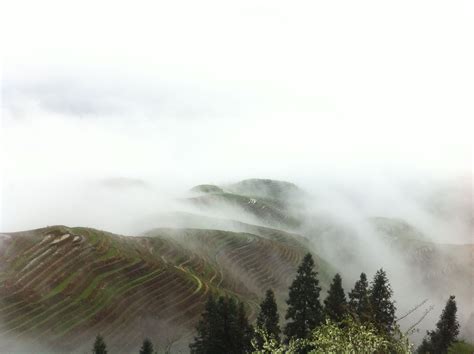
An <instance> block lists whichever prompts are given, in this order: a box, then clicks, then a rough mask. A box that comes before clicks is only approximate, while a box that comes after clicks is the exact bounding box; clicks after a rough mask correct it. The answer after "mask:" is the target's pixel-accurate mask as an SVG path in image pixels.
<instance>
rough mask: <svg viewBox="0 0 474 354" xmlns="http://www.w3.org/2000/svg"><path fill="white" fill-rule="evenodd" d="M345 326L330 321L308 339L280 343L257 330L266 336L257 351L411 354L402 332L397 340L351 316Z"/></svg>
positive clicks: (318, 328) (345, 320) (315, 330)
mask: <svg viewBox="0 0 474 354" xmlns="http://www.w3.org/2000/svg"><path fill="white" fill-rule="evenodd" d="M343 322H344V326H340V325H339V324H338V323H335V322H333V321H331V320H329V319H328V320H326V323H324V324H322V325H321V326H318V327H317V328H315V329H314V330H313V331H312V332H311V334H310V336H309V337H308V338H305V339H294V340H291V341H290V342H289V343H288V344H279V343H278V342H277V341H275V340H274V339H273V338H271V336H268V334H267V333H265V331H262V330H260V329H257V331H259V335H260V336H261V337H262V338H264V343H263V346H262V347H263V349H260V348H258V347H255V351H254V353H258V354H267V353H268V354H269V353H288V354H291V353H300V352H301V351H302V349H304V348H311V350H310V351H309V353H318V354H320V353H354V354H355V353H387V352H390V353H410V352H411V346H410V344H409V343H408V340H407V339H406V338H405V337H404V336H402V335H399V336H398V339H394V338H389V337H386V336H384V335H382V334H380V332H379V331H378V330H377V329H376V328H375V327H373V326H371V325H366V324H360V323H357V322H355V321H354V320H353V319H352V318H350V317H346V318H345V319H344V321H343Z"/></svg>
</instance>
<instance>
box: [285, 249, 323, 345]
mask: <svg viewBox="0 0 474 354" xmlns="http://www.w3.org/2000/svg"><path fill="white" fill-rule="evenodd" d="M313 268H314V260H313V257H312V256H311V254H310V253H308V254H306V256H305V257H304V258H303V261H302V262H301V264H300V266H299V268H298V271H297V275H296V278H295V280H294V281H293V283H292V284H291V286H290V291H289V297H288V300H287V304H288V310H287V313H286V316H285V318H286V319H287V320H289V321H288V323H287V325H286V327H285V334H286V336H287V338H288V340H290V339H294V338H307V337H308V336H309V335H310V333H311V331H312V330H313V329H314V328H315V327H316V326H318V325H319V324H321V322H322V320H323V313H322V312H323V311H322V306H321V303H320V302H319V293H320V291H321V288H320V287H319V286H318V285H319V281H318V278H317V274H318V273H317V272H315V271H314V270H313Z"/></svg>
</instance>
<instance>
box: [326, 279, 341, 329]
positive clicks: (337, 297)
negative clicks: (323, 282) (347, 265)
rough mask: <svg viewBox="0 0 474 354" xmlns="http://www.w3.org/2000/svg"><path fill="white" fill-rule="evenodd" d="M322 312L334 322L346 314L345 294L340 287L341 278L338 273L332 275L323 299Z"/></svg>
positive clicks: (338, 321) (337, 321) (339, 321)
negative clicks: (332, 277) (326, 293)
mask: <svg viewBox="0 0 474 354" xmlns="http://www.w3.org/2000/svg"><path fill="white" fill-rule="evenodd" d="M324 313H325V314H326V316H327V317H328V318H329V319H330V320H332V321H333V322H336V323H341V322H342V320H343V319H344V317H345V316H346V314H347V301H346V294H345V293H344V289H343V288H342V279H341V276H340V275H339V274H336V275H335V276H334V279H333V281H332V283H331V286H330V287H329V290H328V295H327V297H326V299H325V300H324Z"/></svg>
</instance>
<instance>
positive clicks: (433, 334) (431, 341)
mask: <svg viewBox="0 0 474 354" xmlns="http://www.w3.org/2000/svg"><path fill="white" fill-rule="evenodd" d="M457 310H458V309H457V305H456V300H455V297H454V296H453V295H451V296H450V297H449V299H448V301H447V303H446V306H445V307H444V309H443V312H442V313H441V316H440V319H439V321H438V323H437V324H436V330H434V331H430V332H428V333H427V334H428V335H427V337H425V339H424V340H423V343H422V344H421V345H420V347H419V348H418V353H423V354H424V353H427V352H429V353H436V354H438V353H440V354H441V353H447V352H448V348H449V346H450V345H451V344H452V343H453V342H454V341H456V339H457V336H458V334H459V322H458V320H457Z"/></svg>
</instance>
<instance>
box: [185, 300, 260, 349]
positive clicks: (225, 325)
mask: <svg viewBox="0 0 474 354" xmlns="http://www.w3.org/2000/svg"><path fill="white" fill-rule="evenodd" d="M197 332H198V335H197V336H196V337H195V338H194V342H193V343H191V344H190V346H189V347H190V349H191V353H207V354H218V353H219V354H220V353H229V354H241V353H244V352H247V351H248V350H250V345H251V343H250V341H251V338H252V334H253V329H252V326H250V325H249V322H248V319H247V316H246V314H245V308H244V305H243V304H242V303H240V304H237V302H236V301H235V299H233V298H229V297H224V296H221V297H219V298H218V300H217V301H215V300H214V298H213V297H209V299H208V301H207V303H206V308H205V311H204V313H203V314H202V318H201V320H200V321H199V323H198V325H197Z"/></svg>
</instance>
